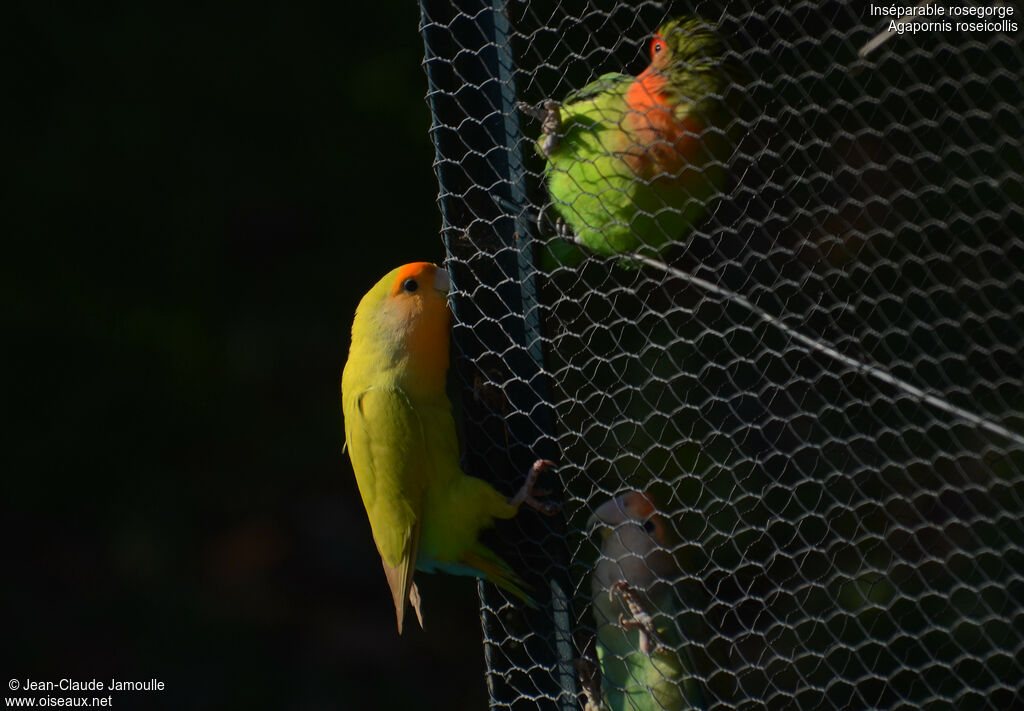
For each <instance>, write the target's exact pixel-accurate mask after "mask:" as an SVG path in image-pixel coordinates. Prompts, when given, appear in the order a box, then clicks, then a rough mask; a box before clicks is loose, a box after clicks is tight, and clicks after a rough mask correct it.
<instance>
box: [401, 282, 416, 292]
mask: <svg viewBox="0 0 1024 711" xmlns="http://www.w3.org/2000/svg"><path fill="white" fill-rule="evenodd" d="M419 288H420V285H419V284H418V283H417V282H416V280H415V279H406V280H405V281H403V282H402V289H403V290H405V291H408V292H409V293H410V294H411V293H412V292H414V291H416V290H417V289H419Z"/></svg>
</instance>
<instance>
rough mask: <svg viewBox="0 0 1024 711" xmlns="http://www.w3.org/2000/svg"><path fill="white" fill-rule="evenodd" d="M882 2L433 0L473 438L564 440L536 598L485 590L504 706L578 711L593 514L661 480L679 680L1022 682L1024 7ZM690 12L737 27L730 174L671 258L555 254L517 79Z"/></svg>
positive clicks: (946, 699) (817, 697)
mask: <svg viewBox="0 0 1024 711" xmlns="http://www.w3.org/2000/svg"><path fill="white" fill-rule="evenodd" d="M921 5H922V6H924V5H927V3H922V4H921ZM954 6H956V7H966V6H972V7H979V6H982V4H979V5H971V3H967V4H966V5H964V4H962V3H952V4H951V5H947V6H944V7H947V8H949V7H954ZM871 7H872V6H871V5H870V4H868V3H861V2H852V3H839V2H826V3H810V2H791V3H783V4H776V3H769V2H758V1H756V0H749V1H747V2H727V3H697V4H695V5H687V4H684V3H678V4H673V5H671V6H668V5H666V4H665V3H661V2H638V3H630V4H627V3H621V2H620V3H616V2H600V1H598V0H559V2H556V3H527V2H507V1H505V0H494V1H493V3H491V2H478V1H467V2H461V1H460V2H457V3H456V2H453V1H451V0H447V1H445V0H423V1H422V9H423V15H422V31H423V36H424V39H425V47H426V53H427V54H426V61H425V66H426V70H427V76H428V81H429V94H428V101H429V102H430V105H431V108H432V111H433V117H434V125H433V129H432V133H433V139H434V142H435V145H436V146H437V165H436V167H437V172H438V176H439V180H440V185H441V194H440V205H441V209H442V213H443V218H444V237H445V242H446V245H447V249H448V255H449V259H448V266H449V268H450V270H451V272H452V274H453V281H454V284H455V287H456V293H455V296H454V299H453V307H454V310H455V315H456V325H455V329H454V342H455V346H456V353H457V357H456V359H455V371H456V375H455V376H454V377H453V380H454V381H455V384H456V386H457V387H458V388H459V389H460V391H461V392H462V393H463V396H462V398H461V399H462V407H463V409H464V410H465V413H466V417H465V418H464V419H465V421H466V433H465V434H466V442H467V455H466V461H465V462H464V463H465V466H466V469H467V471H469V472H470V473H472V474H474V475H477V476H481V477H483V478H488V479H491V480H492V481H497V482H502V483H503V484H501V485H503V486H504V487H505V489H506V490H508V491H509V492H511V491H512V490H514V488H515V486H516V485H517V483H518V481H519V480H520V477H521V476H522V473H523V472H524V471H525V470H526V468H527V467H528V466H529V464H530V463H531V462H532V461H533V459H534V458H536V457H548V458H551V459H554V460H556V461H557V462H558V463H559V470H558V472H557V474H556V475H547V479H546V480H545V481H543V484H544V485H545V486H546V487H547V488H551V489H553V490H554V491H556V492H557V494H556V495H558V496H560V497H561V499H562V501H563V503H564V510H563V514H564V515H563V516H561V517H558V518H556V519H541V518H540V517H538V516H536V515H534V514H532V513H524V514H521V515H520V516H519V517H518V518H517V519H516V521H515V522H511V523H509V524H507V525H504V526H503V527H501V528H500V540H499V541H498V543H497V548H498V549H499V551H501V552H502V553H503V554H504V555H505V556H506V557H507V558H508V559H509V560H510V562H511V563H512V565H513V566H514V567H515V568H516V569H517V570H519V571H521V572H522V573H523V575H524V577H526V578H527V579H528V580H529V582H530V583H531V585H533V587H534V590H535V593H536V597H537V598H538V600H539V601H541V609H540V610H538V611H531V610H528V609H525V608H524V607H523V606H522V605H521V604H518V603H516V602H513V601H509V600H507V599H506V597H504V596H503V595H501V594H500V593H499V592H498V591H496V590H495V589H493V588H489V587H484V586H481V600H482V617H483V622H484V636H485V652H486V658H487V664H488V676H487V679H488V684H489V690H490V693H491V699H492V706H493V707H496V708H516V709H533V708H538V707H539V708H563V709H571V708H580V707H581V704H582V702H583V699H584V697H583V694H582V688H581V687H580V685H579V682H578V675H577V670H576V669H575V668H574V666H573V660H575V659H580V658H586V659H594V658H595V657H594V642H593V637H594V633H595V629H596V627H597V625H596V623H595V617H594V614H593V610H592V606H593V604H594V601H595V600H594V597H593V594H592V592H591V577H592V575H591V573H592V571H593V568H594V565H595V561H598V560H600V559H601V554H600V553H599V548H600V546H601V545H602V544H601V536H600V535H596V536H595V535H591V533H590V531H588V528H587V521H588V518H589V517H590V516H591V515H592V513H593V512H594V511H595V510H596V509H597V507H599V506H600V505H601V504H603V503H605V502H606V501H608V500H609V499H610V498H611V497H613V496H614V495H615V494H617V493H620V492H623V491H628V490H637V491H648V492H649V493H650V495H651V498H652V499H653V500H654V501H655V502H656V503H657V506H658V508H659V509H660V511H661V513H662V514H663V516H664V519H665V520H666V521H668V522H669V524H670V526H669V527H670V528H671V529H672V533H673V534H674V535H673V537H672V538H673V540H675V543H673V544H672V546H671V550H672V552H673V554H674V558H673V559H674V561H675V565H674V567H675V571H674V572H673V573H672V574H671V575H669V576H668V578H669V579H668V582H669V583H670V584H671V585H672V587H673V588H674V592H675V599H676V601H677V607H676V608H675V609H674V611H671V615H672V616H673V617H674V618H675V622H676V623H677V628H678V629H679V630H682V632H683V633H682V635H681V639H682V641H681V642H678V643H677V644H676V646H677V647H679V646H683V647H685V651H686V655H687V659H688V662H687V667H688V668H687V671H686V676H687V677H688V678H692V679H694V680H696V682H697V683H698V684H699V687H700V689H701V695H700V696H701V698H700V699H699V700H695V699H693V698H688V699H686V700H685V701H684V705H682V706H673V707H674V708H680V707H686V704H694V705H699V706H703V707H704V708H708V709H732V708H742V709H752V708H772V709H775V708H800V709H876V708H884V709H919V708H927V709H945V708H950V709H954V708H955V709H973V708H990V709H1010V708H1024V692H1022V691H1021V689H1022V685H1024V473H1022V470H1024V448H1022V447H1021V445H1020V444H1019V441H1020V434H1019V433H1024V393H1022V382H1024V379H1022V375H1024V271H1022V269H1021V265H1022V264H1024V207H1022V205H1024V178H1022V176H1024V147H1022V139H1021V135H1022V126H1024V95H1022V86H1024V51H1022V48H1021V38H1022V37H1024V34H1022V33H1024V23H1022V22H1021V15H1020V14H1019V13H1020V9H1019V8H1017V7H1015V6H1013V5H999V6H996V7H1004V8H1012V9H1013V10H1014V13H1015V14H1014V15H1012V16H1011V17H1010V18H1009V19H1010V20H1013V21H1016V23H1017V29H1016V30H1014V29H1013V28H1012V27H1011V26H1009V25H1004V26H1003V27H1002V29H992V28H989V29H987V30H985V29H983V30H981V31H962V30H958V29H956V28H955V27H954V28H953V29H951V30H948V31H945V30H941V29H940V30H939V31H932V30H925V31H919V32H914V33H911V32H904V33H898V32H897V33H891V36H888V37H887V36H885V35H882V34H880V33H885V31H886V30H887V28H888V27H889V26H890V21H892V20H894V19H898V16H896V17H882V16H877V15H875V16H872V14H871ZM686 14H689V15H698V16H700V17H702V18H704V19H705V20H707V21H708V22H709V23H710V24H711V25H712V26H713V27H715V29H716V30H717V32H718V34H719V36H720V37H721V38H722V39H723V40H724V42H725V43H726V45H727V49H726V51H725V55H724V59H725V61H724V62H723V67H727V69H723V71H725V72H726V74H727V76H728V82H727V84H726V86H725V87H724V88H723V89H722V91H721V92H719V93H718V94H716V97H715V98H716V99H721V102H722V105H723V106H726V107H727V109H728V112H727V115H726V118H725V119H723V120H721V121H719V122H718V123H717V124H716V125H715V126H714V127H712V128H713V130H715V131H717V135H718V136H719V137H720V138H721V137H723V136H724V137H726V139H727V140H728V142H729V146H728V151H727V152H726V153H725V155H724V158H722V159H721V160H720V164H721V166H724V167H725V168H726V171H725V173H726V178H725V180H724V182H722V183H721V184H720V187H717V186H716V188H715V190H714V192H713V194H711V195H709V196H707V197H705V198H702V200H701V206H702V207H703V213H704V214H702V215H701V216H700V219H698V220H696V222H695V224H694V226H693V228H692V230H690V231H689V232H688V233H686V234H685V235H680V236H673V243H672V244H670V245H669V246H668V247H667V248H665V249H663V250H661V252H660V254H659V255H657V259H658V260H659V261H661V262H663V263H664V264H665V265H667V267H668V270H666V269H664V268H659V267H657V266H651V265H649V264H637V263H636V262H629V261H624V260H622V259H621V258H619V257H616V256H601V255H593V254H591V255H589V256H587V257H586V258H585V259H583V261H582V262H580V263H579V264H575V265H571V266H564V265H563V266H552V267H543V268H542V267H541V266H535V265H539V264H540V260H539V254H540V249H539V245H540V244H541V243H544V242H546V241H548V240H551V242H550V243H552V244H554V243H555V242H556V241H557V240H560V239H562V238H561V237H558V236H556V234H555V229H554V226H553V220H551V219H550V213H551V210H550V208H546V206H548V205H549V203H550V202H551V196H550V195H549V194H548V190H547V189H546V186H545V179H544V170H545V159H544V158H543V157H542V155H541V154H539V153H538V151H537V150H536V147H535V141H536V139H537V138H538V137H539V136H541V135H542V129H541V124H540V122H538V121H537V120H535V119H534V118H531V117H529V116H527V115H526V114H524V113H523V112H521V111H520V110H518V109H517V102H519V101H523V102H526V103H527V104H530V105H533V106H537V105H540V104H541V102H543V100H545V99H548V98H553V99H557V100H562V99H564V98H565V97H566V96H567V95H569V94H570V92H572V91H574V90H577V89H579V88H580V87H582V86H584V85H585V84H587V83H588V82H591V81H593V80H594V79H596V78H597V77H598V76H599V75H602V74H604V73H606V72H622V73H625V74H628V75H630V76H635V75H637V74H639V73H640V72H641V71H642V70H643V69H644V68H645V67H646V66H647V64H648V61H649V59H648V56H647V50H648V43H649V41H650V38H651V36H652V33H653V32H655V30H656V29H657V28H658V27H659V26H660V25H661V24H662V23H663V22H664V21H665V20H666V19H669V18H673V17H676V16H679V15H686ZM943 19H944V20H945V21H949V22H953V23H955V22H959V21H965V20H971V21H977V18H965V17H951V16H947V17H945V18H943ZM996 19H998V18H996ZM990 21H991V20H990ZM882 40H884V41H882ZM719 94H720V95H719ZM702 135H707V132H705V133H704V134H702ZM666 209H669V210H673V209H677V210H678V209H682V208H681V207H680V206H674V205H672V204H668V205H666ZM541 213H545V214H543V215H542V214H541ZM538 216H540V218H539V220H538ZM672 270H676V271H675V272H673V271H672ZM694 278H696V279H703V280H705V281H706V282H710V284H712V285H714V287H715V288H717V291H713V290H709V289H708V288H705V287H704V286H702V282H700V281H695V279H694ZM773 319H778V320H777V321H776V320H773ZM800 335H802V336H803V337H804V338H803V340H801V338H800V337H798V336H800ZM809 342H810V343H817V344H819V345H821V346H825V348H824V349H822V348H819V347H815V346H814V345H808V343H809ZM828 348H832V349H834V350H833V351H831V353H832V354H834V355H830V351H829V350H828ZM835 356H839V357H835ZM858 363H859V364H862V365H858ZM886 378H887V379H886ZM971 416H973V417H974V419H973V420H972V419H971ZM979 423H980V424H979ZM1000 428H1005V430H1007V431H1009V432H1010V433H1011V437H1010V438H1008V437H1006V436H1003V435H1001V434H999V431H1000ZM1012 433H1018V434H1017V435H1016V437H1017V440H1016V441H1015V440H1014V439H1013V435H1012ZM502 544H504V547H503V546H502ZM657 577H659V578H661V577H665V576H664V575H663V574H661V573H659V575H658V576H657ZM651 612H657V610H652V611H651ZM665 612H669V611H665ZM652 654H653V655H654V656H652V657H650V658H652V659H653V658H656V656H657V654H663V652H654V653H652ZM631 698H632V700H627V702H626V703H627V705H626V706H624V708H631V706H630V705H629V704H633V705H635V706H636V708H642V709H646V708H657V706H647V705H643V704H645V703H646V704H649V703H650V699H649V698H648V699H646V700H644V699H643V698H642V695H635V696H633V697H631ZM612 711H615V709H612Z"/></svg>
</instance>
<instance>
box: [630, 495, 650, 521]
mask: <svg viewBox="0 0 1024 711" xmlns="http://www.w3.org/2000/svg"><path fill="white" fill-rule="evenodd" d="M626 508H627V509H628V510H629V513H630V515H631V516H633V517H634V518H638V519H644V518H647V517H648V516H650V515H651V514H653V513H655V511H656V509H655V507H654V502H653V501H651V497H649V496H648V495H647V494H645V493H641V492H639V491H634V492H633V493H631V494H630V495H629V496H628V497H627V499H626Z"/></svg>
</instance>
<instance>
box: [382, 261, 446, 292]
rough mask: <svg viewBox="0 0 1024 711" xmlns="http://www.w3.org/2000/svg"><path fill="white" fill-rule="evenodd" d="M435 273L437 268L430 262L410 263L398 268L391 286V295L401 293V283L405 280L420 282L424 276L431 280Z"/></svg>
mask: <svg viewBox="0 0 1024 711" xmlns="http://www.w3.org/2000/svg"><path fill="white" fill-rule="evenodd" d="M436 271H437V267H436V266H435V265H433V264H431V263H430V262H412V263H410V264H406V265H405V266H402V267H399V268H398V273H396V274H395V283H394V284H392V285H391V293H393V294H395V293H398V292H399V291H401V289H402V282H404V281H405V280H406V279H420V280H422V279H423V277H424V276H426V277H428V278H429V279H433V278H434V272H436Z"/></svg>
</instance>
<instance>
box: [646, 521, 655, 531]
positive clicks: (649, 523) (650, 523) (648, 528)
mask: <svg viewBox="0 0 1024 711" xmlns="http://www.w3.org/2000/svg"><path fill="white" fill-rule="evenodd" d="M644 530H645V531H647V532H648V533H654V521H652V520H651V519H647V520H646V521H644Z"/></svg>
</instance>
